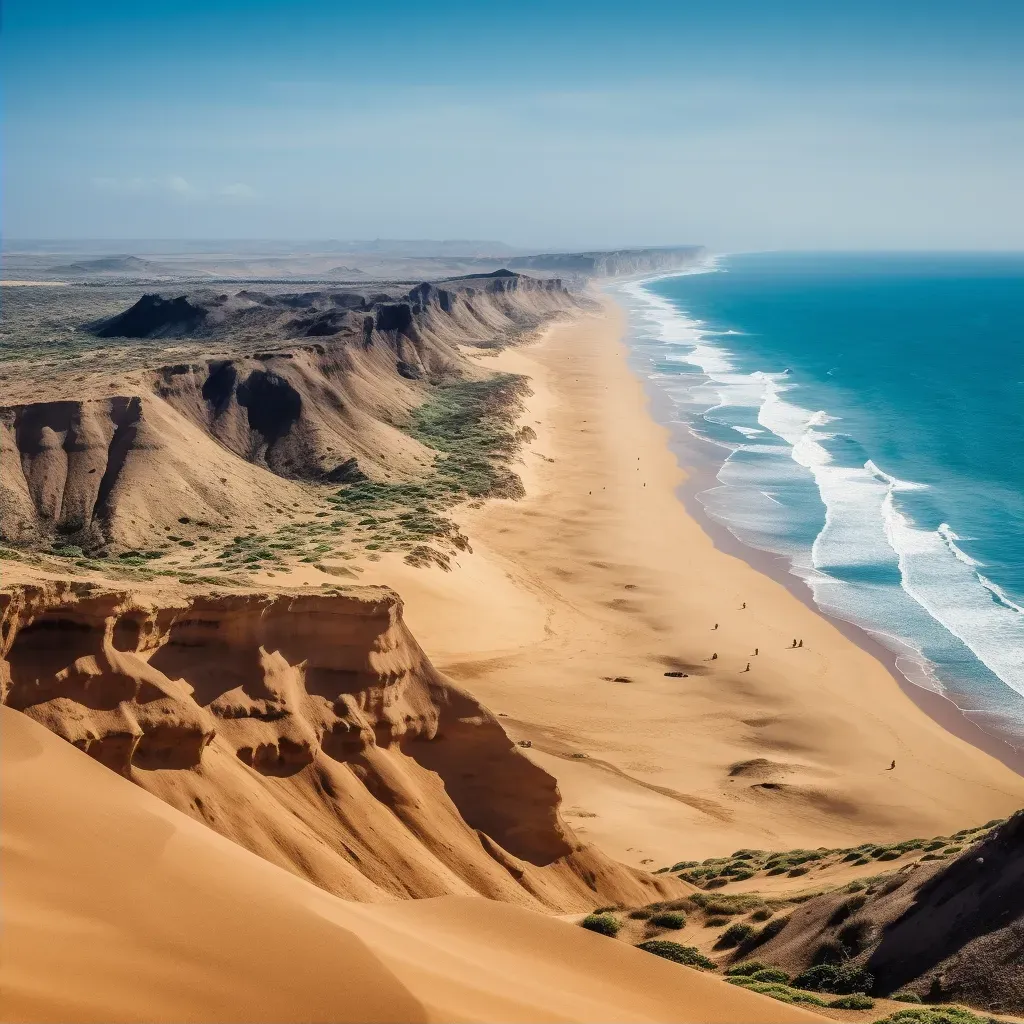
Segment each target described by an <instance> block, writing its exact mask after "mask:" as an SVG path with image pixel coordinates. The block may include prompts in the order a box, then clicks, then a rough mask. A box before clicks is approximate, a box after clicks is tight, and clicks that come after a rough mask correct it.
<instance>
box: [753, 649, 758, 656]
mask: <svg viewBox="0 0 1024 1024" xmlns="http://www.w3.org/2000/svg"><path fill="white" fill-rule="evenodd" d="M757 652H758V648H757V647H755V648H754V657H755V658H756V657H757Z"/></svg>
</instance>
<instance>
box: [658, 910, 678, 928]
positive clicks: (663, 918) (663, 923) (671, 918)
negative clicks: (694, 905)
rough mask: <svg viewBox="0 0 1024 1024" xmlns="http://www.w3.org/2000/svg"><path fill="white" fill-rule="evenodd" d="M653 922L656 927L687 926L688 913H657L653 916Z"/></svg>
mask: <svg viewBox="0 0 1024 1024" xmlns="http://www.w3.org/2000/svg"><path fill="white" fill-rule="evenodd" d="M651 924H652V925H654V926H655V928H685V927H686V915H685V914H678V913H675V912H669V913H666V914H655V915H654V916H653V917H652V918H651Z"/></svg>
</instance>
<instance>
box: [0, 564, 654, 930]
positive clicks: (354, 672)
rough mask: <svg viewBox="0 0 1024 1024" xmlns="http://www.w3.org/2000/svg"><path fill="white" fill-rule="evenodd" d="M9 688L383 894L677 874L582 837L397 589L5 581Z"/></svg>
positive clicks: (630, 885)
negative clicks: (435, 654)
mask: <svg viewBox="0 0 1024 1024" xmlns="http://www.w3.org/2000/svg"><path fill="white" fill-rule="evenodd" d="M0 611H2V648H0V653H2V659H0V692H2V696H3V703H5V704H7V705H9V706H10V707H12V708H15V709H17V710H19V711H21V712H23V713H24V714H26V715H28V716H29V717H31V718H32V719H34V720H35V721H37V722H39V723H40V724H42V725H44V726H46V727H47V728H48V729H50V730H51V731H52V732H54V733H56V734H57V735H58V736H61V737H63V738H64V739H66V740H67V741H69V742H70V743H73V744H74V745H75V746H77V747H79V748H80V749H82V750H84V751H85V752H86V753H88V754H89V755H90V756H92V757H94V758H95V759H96V760H98V761H100V762H101V763H103V764H105V765H106V766H107V767H108V768H110V769H111V770H112V771H116V772H118V773H120V774H122V775H124V776H126V777H128V778H130V779H131V780H132V781H134V782H135V783H137V784H138V785H140V786H142V787H143V788H144V789H147V790H149V791H150V792H151V793H153V794H155V795H157V796H159V797H161V798H162V799H164V800H165V801H166V802H167V803H169V804H171V805H172V806H174V807H176V808H178V809H179V810H181V811H183V812H185V813H186V814H189V815H191V816H192V817H194V818H196V819H198V820H200V821H203V822H205V823H206V824H208V825H209V826H210V827H212V828H214V829H216V830H217V831H218V832H220V833H221V834H222V835H224V836H226V837H228V838H230V839H232V840H234V841H236V842H238V843H240V844H241V845H242V846H244V847H246V848H248V849H249V850H251V851H252V852H254V853H257V854H259V855H261V856H263V857H265V858H266V859H267V860H270V861H272V862H274V863H277V864H279V865H281V866H283V867H286V868H288V869H289V870H291V871H293V872H294V873H296V874H298V875H301V876H303V877H305V878H307V879H309V880H311V881H313V882H315V883H316V884H317V885H319V886H321V887H322V888H324V889H327V890H328V891H331V892H334V893H336V894H338V895H340V896H344V897H347V898H353V899H360V900H370V901H377V900H382V899H387V898H389V897H396V896H412V897H426V896H437V895H443V894H450V893H463V894H468V893H473V892H476V893H480V894H482V895H485V896H489V897H492V898H495V899H502V900H508V901H512V902H517V903H521V904H526V905H542V906H545V907H548V908H551V909H557V910H564V911H569V910H582V909H587V908H589V907H591V906H593V904H594V903H595V901H597V902H601V901H605V902H609V901H611V902H614V901H616V900H631V901H634V902H642V901H645V900H650V899H655V898H657V893H658V892H659V891H661V890H662V889H663V888H664V886H665V885H666V884H670V883H664V882H658V881H655V880H654V879H653V878H652V877H651V876H648V875H645V874H643V873H641V872H636V871H633V870H631V869H627V868H625V867H623V866H621V865H618V864H615V863H614V862H612V861H609V860H608V859H607V858H605V857H604V856H603V855H602V854H600V853H599V852H598V851H596V850H595V849H593V848H592V847H589V846H586V845H584V844H582V843H580V842H579V841H578V840H577V839H576V837H575V836H574V835H573V833H572V831H571V830H570V829H569V828H568V827H567V826H566V825H565V824H564V823H563V822H562V821H561V819H560V817H559V814H558V803H559V796H558V791H557V788H556V785H555V781H554V779H553V778H551V776H549V775H548V774H547V773H546V772H544V771H543V770H542V769H540V768H539V767H537V766H536V765H534V764H533V763H532V762H531V761H529V760H528V759H527V758H526V757H525V756H523V755H522V754H521V753H520V752H519V750H518V749H517V748H516V747H515V746H514V745H513V744H512V743H511V741H510V740H509V739H508V738H507V736H506V735H505V733H504V732H503V730H502V729H501V726H500V724H499V723H498V721H497V719H495V718H494V717H493V716H492V715H491V714H490V712H488V711H487V710H486V709H485V708H483V707H482V706H481V705H480V704H479V703H478V702H477V701H475V700H474V699H473V698H472V697H471V696H470V695H469V694H468V693H466V692H465V691H463V690H461V689H459V688H458V687H456V686H454V685H452V684H451V683H450V682H448V681H447V680H446V679H444V678H443V677H442V676H440V675H439V674H438V673H437V672H436V671H435V669H434V668H433V666H432V665H431V664H430V662H429V661H428V659H427V658H426V656H425V655H424V653H423V652H422V650H421V649H420V647H419V646H418V645H417V643H416V642H415V640H414V639H413V637H412V636H411V634H410V633H409V631H408V629H407V628H406V626H405V624H404V622H403V620H402V607H401V602H400V600H399V599H398V597H397V596H396V595H395V594H394V593H392V592H391V591H388V590H385V589H380V588H353V589H352V590H351V591H350V592H348V593H345V594H343V595H338V596H330V597H328V596H319V595H317V596H312V595H310V596H305V595H302V596H287V595H277V596H271V595H262V594H255V595H251V594H250V595H230V596H229V595H210V596H204V597H192V598H188V599H180V600H173V599H155V598H154V599H150V598H145V597H141V596H139V595H132V594H128V593H124V592H116V591H99V590H96V589H94V588H91V587H89V586H88V585H84V584H67V583H54V584H49V585H41V586H33V587H24V588H21V589H18V590H16V591H14V592H11V593H7V594H0Z"/></svg>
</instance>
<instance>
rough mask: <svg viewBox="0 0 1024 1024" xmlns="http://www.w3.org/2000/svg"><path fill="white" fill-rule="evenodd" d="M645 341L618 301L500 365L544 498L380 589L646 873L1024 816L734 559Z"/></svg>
mask: <svg viewBox="0 0 1024 1024" xmlns="http://www.w3.org/2000/svg"><path fill="white" fill-rule="evenodd" d="M624 329H625V323H624V316H623V314H622V311H621V310H620V309H619V308H618V307H617V306H615V305H614V304H613V303H612V302H610V301H609V300H607V299H602V300H601V310H600V312H599V313H598V312H595V313H593V314H587V315H584V316H581V317H580V318H577V319H575V320H573V321H568V322H561V323H558V324H556V325H554V326H552V327H550V328H549V329H547V330H546V331H545V332H544V333H543V334H542V336H541V337H540V339H539V340H538V341H536V342H534V343H532V344H530V345H526V346H521V347H518V348H512V349H508V350H505V351H503V352H502V353H500V354H499V355H498V356H496V357H491V358H487V359H485V360H483V362H484V363H485V365H487V366H491V367H493V368H495V369H500V370H504V371H507V372H514V373H522V374H526V375H528V376H529V377H530V379H531V385H532V388H533V391H534V394H533V397H532V398H531V399H530V401H529V403H528V409H527V412H526V414H525V415H524V416H523V417H522V420H521V422H522V424H523V425H525V426H529V427H531V428H532V429H533V430H534V431H535V432H536V434H537V437H536V439H535V440H534V441H533V442H532V443H531V444H530V445H529V446H527V447H526V449H525V450H524V455H523V463H524V464H523V466H522V467H521V475H522V477H523V480H524V484H525V486H526V491H527V496H526V498H525V499H523V500H521V501H518V502H512V501H490V502H485V503H482V504H480V505H479V506H478V507H477V508H475V509H474V508H471V509H468V510H466V511H465V512H460V515H459V520H460V523H462V525H463V528H464V529H465V532H466V533H467V534H468V535H469V537H470V539H471V542H472V545H473V553H472V554H468V553H467V554H465V555H462V556H460V557H459V559H458V563H457V565H456V566H455V568H454V570H453V571H452V572H450V573H449V572H444V571H442V570H441V569H417V568H413V567H410V566H407V565H405V564H404V563H403V562H402V561H401V560H400V558H399V556H397V555H386V556H384V557H383V558H382V559H381V560H380V561H379V562H371V563H366V564H365V570H366V571H365V572H364V573H363V574H362V577H361V582H366V583H387V584H389V585H391V586H393V587H394V588H395V589H396V590H397V591H398V592H399V593H400V594H401V595H402V596H403V598H404V600H405V603H406V617H407V620H408V622H409V625H410V627H411V628H412V630H413V632H414V633H415V635H416V636H417V638H418V639H419V641H420V643H421V644H422V645H423V646H424V648H425V649H426V650H427V651H428V652H429V654H430V656H431V657H432V659H433V660H434V662H435V664H437V665H438V667H439V668H441V669H442V670H443V671H445V672H447V673H448V674H449V675H450V676H452V677H453V678H454V679H456V680H458V681H459V682H462V683H463V684H464V685H466V686H467V687H468V688H469V689H470V690H471V691H472V692H473V693H474V694H475V695H476V696H478V697H479V698H480V699H481V700H483V701H484V703H486V704H487V705H488V706H489V707H490V708H491V709H492V710H494V711H495V712H496V713H498V714H500V715H501V716H503V718H502V721H503V723H504V725H505V726H506V728H507V729H508V731H509V732H510V734H511V735H512V736H513V737H514V738H516V739H518V740H522V741H524V742H529V743H530V744H532V746H531V747H530V749H529V751H528V753H529V756H531V757H533V758H534V759H535V760H536V761H537V762H538V763H539V764H541V765H543V766H544V767H545V768H546V769H547V770H548V771H550V772H551V773H552V774H553V775H555V777H556V778H557V779H558V783H559V787H560V789H561V792H562V796H563V799H564V813H565V816H566V817H567V819H568V820H569V821H570V822H571V823H572V825H573V826H574V827H575V828H576V830H577V831H578V832H579V833H580V835H581V836H582V837H584V838H586V839H589V840H591V841H594V842H597V843H598V844H599V845H600V846H601V847H602V848H604V849H605V850H606V851H607V852H609V853H611V854H612V855H613V856H616V857H618V858H620V859H622V860H624V861H626V862H628V863H632V864H638V865H645V866H647V867H650V868H653V867H657V866H661V865H664V864H671V863H672V862H673V861H675V860H680V859H689V858H703V857H707V856H712V855H722V854H727V853H729V852H731V851H732V850H734V849H737V848H739V847H759V848H775V849H786V848H792V847H796V846H810V847H817V846H841V845H852V844H857V843H862V842H866V841H878V842H882V841H893V840H897V839H902V838H908V837H911V836H918V835H920V836H925V837H929V836H933V835H936V834H940V833H948V832H950V831H953V830H955V829H958V828H962V827H964V826H967V825H973V824H979V823H982V822H984V821H986V820H988V819H991V818H995V817H1001V816H1003V815H1005V814H1007V813H1008V812H1010V811H1012V810H1015V809H1016V808H1018V807H1020V806H1022V805H1024V778H1022V777H1021V776H1019V775H1017V774H1015V773H1014V772H1013V771H1011V770H1010V769H1009V768H1007V767H1005V766H1004V765H1002V764H1000V763H999V762H998V761H996V760H995V759H994V758H992V757H991V756H989V755H988V754H986V753H984V752H983V751H982V750H980V749H978V748H976V747H974V746H972V745H970V744H968V743H967V742H965V741H964V740H963V739H961V738H959V737H957V736H955V735H953V734H952V733H951V732H949V731H947V730H946V729H944V728H942V726H941V725H940V724H939V723H938V722H937V721H935V720H934V719H933V718H932V717H929V716H928V715H927V714H925V713H924V711H922V710H921V708H920V707H918V706H917V704H915V702H914V701H913V700H911V699H910V698H909V697H908V696H907V695H906V694H905V693H904V692H903V691H902V690H901V688H900V686H899V685H897V683H896V681H895V680H894V679H893V677H892V675H891V673H890V671H889V670H888V668H887V667H886V666H885V665H884V664H882V662H881V661H880V660H878V658H876V657H875V656H874V655H873V654H872V653H871V652H870V651H869V650H867V649H865V648H864V647H862V646H859V645H858V644H857V643H855V642H854V640H853V639H851V637H850V636H849V635H845V634H847V633H849V632H850V631H849V630H841V629H840V628H838V627H837V625H836V624H834V623H832V622H830V621H829V620H827V619H826V618H825V617H823V616H822V615H820V614H818V613H817V612H816V611H815V610H813V609H812V608H811V607H809V606H808V605H807V604H806V603H805V602H804V601H802V600H800V599H799V598H798V597H797V596H796V595H795V594H794V593H793V592H791V590H790V588H787V587H786V586H783V585H782V584H781V583H780V582H777V581H776V580H773V579H771V578H769V576H767V575H765V574H763V573H761V572H759V571H757V570H756V569H755V568H753V567H752V566H751V565H749V564H748V563H747V562H745V561H743V560H742V559H740V558H738V557H736V556H735V555H734V554H732V553H728V552H726V551H722V550H719V549H718V548H717V547H716V546H715V544H714V543H713V541H712V539H711V537H710V536H709V533H708V532H707V531H706V530H705V528H704V525H703V524H702V523H701V522H700V521H698V520H697V519H696V518H695V517H694V516H693V515H691V514H690V513H689V512H688V511H687V509H686V507H685V506H684V503H683V502H682V501H681V500H680V497H679V492H680V489H681V487H682V485H684V483H685V481H686V473H685V472H684V471H683V470H682V469H681V468H680V467H679V465H678V463H677V459H676V456H675V455H674V454H673V452H672V450H671V448H670V443H669V442H670V438H669V432H668V430H667V429H666V428H665V427H663V426H660V425H659V424H657V423H656V422H655V421H654V419H653V418H652V416H651V414H650V411H649V399H648V396H647V395H646V393H645V390H644V387H643V384H642V383H641V381H640V380H639V379H638V378H637V377H636V376H635V375H634V374H633V373H632V372H631V370H630V369H629V366H628V363H627V350H626V347H625V344H624V342H623V333H624ZM289 582H291V581H289ZM744 602H745V603H746V608H744V607H743V604H744ZM716 623H717V628H715V626H716ZM794 639H797V640H802V641H803V647H802V648H799V649H796V650H794V649H793V648H792V642H793V640H794ZM755 650H756V651H757V653H756V654H755ZM715 655H717V657H715ZM748 664H749V666H750V668H749V671H748V670H747V665H748ZM668 672H681V673H685V675H684V676H668V675H666V673H668ZM893 760H895V761H896V768H895V770H892V771H890V770H888V769H889V765H890V763H891V761H893Z"/></svg>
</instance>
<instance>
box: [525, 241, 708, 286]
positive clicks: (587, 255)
mask: <svg viewBox="0 0 1024 1024" xmlns="http://www.w3.org/2000/svg"><path fill="white" fill-rule="evenodd" d="M706 257H707V250H706V249H705V248H704V247H703V246H699V245H681V246H667V247H664V248H653V249H613V250H607V251H601V252H573V253H546V254H543V255H539V256H515V257H513V258H512V259H510V260H509V261H508V266H510V267H516V268H518V269H520V270H543V271H553V272H555V273H560V274H563V275H574V276H580V277H585V278H595V277H596V278H601V277H629V276H632V275H635V274H658V273H668V272H670V271H672V270H681V269H684V268H686V267H692V266H696V265H697V264H698V263H700V262H701V261H702V260H703V259H705V258H706Z"/></svg>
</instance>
